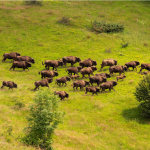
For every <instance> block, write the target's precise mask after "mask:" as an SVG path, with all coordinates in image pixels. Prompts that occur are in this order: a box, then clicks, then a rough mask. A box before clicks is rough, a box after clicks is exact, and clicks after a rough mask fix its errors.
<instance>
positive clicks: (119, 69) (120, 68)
mask: <svg viewBox="0 0 150 150" xmlns="http://www.w3.org/2000/svg"><path fill="white" fill-rule="evenodd" d="M124 71H127V67H126V66H111V67H110V68H109V72H110V74H113V72H114V73H117V72H119V75H121V74H122V73H124Z"/></svg>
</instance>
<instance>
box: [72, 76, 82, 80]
mask: <svg viewBox="0 0 150 150" xmlns="http://www.w3.org/2000/svg"><path fill="white" fill-rule="evenodd" d="M79 77H80V76H79V75H72V76H70V78H71V79H72V80H74V79H75V80H76V79H77V78H79Z"/></svg>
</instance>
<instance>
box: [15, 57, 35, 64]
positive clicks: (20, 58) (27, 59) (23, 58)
mask: <svg viewBox="0 0 150 150" xmlns="http://www.w3.org/2000/svg"><path fill="white" fill-rule="evenodd" d="M14 60H15V61H27V62H30V63H33V64H34V63H35V61H34V59H33V58H31V57H29V56H17V57H15V58H14Z"/></svg>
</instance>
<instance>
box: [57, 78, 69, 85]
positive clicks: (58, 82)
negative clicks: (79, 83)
mask: <svg viewBox="0 0 150 150" xmlns="http://www.w3.org/2000/svg"><path fill="white" fill-rule="evenodd" d="M67 81H70V77H61V78H58V79H56V83H57V85H58V84H59V86H61V83H62V86H63V84H64V83H65V85H67V83H66V82H67Z"/></svg>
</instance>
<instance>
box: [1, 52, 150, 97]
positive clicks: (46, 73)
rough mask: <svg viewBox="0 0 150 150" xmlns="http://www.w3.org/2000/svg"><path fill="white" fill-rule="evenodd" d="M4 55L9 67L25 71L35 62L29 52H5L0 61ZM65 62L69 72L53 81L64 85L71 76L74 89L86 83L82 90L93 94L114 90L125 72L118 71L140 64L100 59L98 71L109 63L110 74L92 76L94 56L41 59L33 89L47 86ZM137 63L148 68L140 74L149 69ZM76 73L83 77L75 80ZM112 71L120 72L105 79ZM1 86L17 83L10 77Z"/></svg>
mask: <svg viewBox="0 0 150 150" xmlns="http://www.w3.org/2000/svg"><path fill="white" fill-rule="evenodd" d="M6 59H13V63H12V66H11V67H10V70H11V69H12V68H13V70H14V69H15V68H23V70H24V71H25V69H28V68H29V67H31V63H33V64H34V63H35V61H34V59H33V58H31V57H29V56H20V53H18V52H12V53H4V54H3V59H2V62H5V60H6ZM77 62H79V66H78V67H73V65H74V64H75V63H77ZM67 63H70V64H71V67H69V68H67V70H66V72H68V76H67V77H60V78H57V79H56V82H55V83H56V84H57V85H58V86H63V85H64V84H65V86H66V85H67V83H66V82H67V81H71V79H72V80H73V84H72V86H73V89H74V90H77V89H78V87H80V90H82V89H84V87H85V94H86V93H87V92H92V95H93V94H97V93H98V92H105V90H106V89H109V90H111V89H113V90H114V86H116V85H117V82H118V80H119V79H122V80H123V79H124V78H126V76H125V75H121V74H122V73H124V72H125V71H128V70H129V68H132V69H133V70H134V68H136V71H137V66H138V65H140V63H139V62H138V61H131V62H128V63H125V65H124V66H119V65H118V66H117V60H114V59H106V60H103V61H102V64H101V68H100V71H101V70H102V71H103V68H104V67H105V66H109V74H108V73H97V74H95V76H94V74H93V72H94V71H96V70H97V67H96V65H97V62H96V61H95V60H91V59H90V58H88V59H85V60H83V61H81V59H80V58H79V57H75V56H68V57H63V58H62V59H61V60H46V61H45V62H44V63H43V62H42V65H45V69H46V70H43V71H39V72H38V73H39V74H41V78H42V80H39V81H36V82H35V83H34V85H35V88H34V90H36V89H39V86H41V87H43V86H47V87H48V88H49V83H51V82H53V77H56V76H59V73H58V72H57V68H58V67H59V66H66V64H67ZM50 67H52V68H53V70H49V69H50ZM84 67H86V68H84ZM140 67H141V69H140V72H142V70H143V69H146V70H148V71H146V72H143V74H148V73H150V64H145V63H142V64H141V66H140ZM54 69H55V70H54ZM28 71H29V69H28ZM78 73H80V74H81V75H82V80H77V79H78V78H79V77H80V76H79V74H78ZM113 73H119V76H117V77H116V81H107V78H111V75H112V74H113ZM85 75H88V78H89V81H86V80H83V78H84V77H85ZM90 75H92V76H90ZM74 80H76V81H74ZM94 83H95V84H97V86H98V87H95V86H93V84H94ZM90 85H91V86H90ZM4 86H7V87H9V89H10V88H11V89H13V88H17V84H16V83H14V82H12V81H3V82H2V87H1V89H2V88H3V87H4ZM114 91H115V90H114ZM54 94H57V95H58V96H59V97H60V99H61V100H63V99H64V98H65V97H67V98H68V97H69V94H68V93H66V92H65V91H55V92H54Z"/></svg>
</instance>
